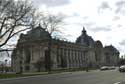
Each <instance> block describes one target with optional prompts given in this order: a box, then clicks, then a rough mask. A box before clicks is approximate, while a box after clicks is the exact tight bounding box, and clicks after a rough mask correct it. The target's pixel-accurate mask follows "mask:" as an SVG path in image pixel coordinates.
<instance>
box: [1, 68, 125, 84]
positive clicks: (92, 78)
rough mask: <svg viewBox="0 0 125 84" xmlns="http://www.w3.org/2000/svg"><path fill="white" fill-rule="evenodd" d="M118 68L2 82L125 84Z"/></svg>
mask: <svg viewBox="0 0 125 84" xmlns="http://www.w3.org/2000/svg"><path fill="white" fill-rule="evenodd" d="M124 81H125V73H120V72H118V71H117V70H107V71H99V70H98V71H90V72H84V71H80V72H66V73H58V74H50V75H42V76H34V77H24V78H11V79H2V80H0V84H125V82H124Z"/></svg>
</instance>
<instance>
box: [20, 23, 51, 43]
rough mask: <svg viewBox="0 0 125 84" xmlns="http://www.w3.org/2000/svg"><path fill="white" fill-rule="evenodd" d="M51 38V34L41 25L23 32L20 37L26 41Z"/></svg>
mask: <svg viewBox="0 0 125 84" xmlns="http://www.w3.org/2000/svg"><path fill="white" fill-rule="evenodd" d="M49 38H50V34H49V33H48V32H47V31H45V29H43V28H42V27H41V26H40V25H39V26H38V27H36V28H33V29H32V30H30V31H28V32H27V34H25V35H24V34H21V36H20V39H21V40H26V41H35V40H47V39H49Z"/></svg>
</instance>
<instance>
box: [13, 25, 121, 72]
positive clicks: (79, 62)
mask: <svg viewBox="0 0 125 84" xmlns="http://www.w3.org/2000/svg"><path fill="white" fill-rule="evenodd" d="M108 51H109V50H108V49H107V47H105V48H103V46H102V44H101V42H100V41H96V42H95V41H94V40H93V39H92V37H90V36H88V35H87V33H86V30H85V28H83V31H82V34H81V36H79V37H78V38H77V40H76V43H72V42H67V41H63V40H58V39H52V38H51V36H50V35H49V33H48V32H47V31H45V30H44V29H43V28H41V27H40V26H38V27H36V28H34V29H32V30H30V31H29V32H28V33H27V34H21V35H20V39H19V40H18V43H17V47H16V48H15V50H14V51H13V53H12V56H11V57H12V68H13V71H14V72H19V71H20V70H22V71H24V72H26V71H28V72H29V71H37V68H36V67H35V64H36V63H37V62H38V60H40V63H41V66H40V71H45V70H47V68H48V63H49V64H50V65H49V66H50V68H51V69H52V70H55V69H63V68H65V69H68V68H85V67H100V66H103V65H106V63H108V62H107V60H112V61H113V62H112V64H110V65H117V60H118V59H119V58H118V55H119V52H118V51H117V50H116V51H113V52H112V51H109V52H108ZM110 52H112V54H113V56H112V54H111V55H110V54H109V53H110ZM116 52H117V53H116ZM107 53H108V54H107ZM107 55H108V56H107ZM110 57H112V58H111V59H108V58H110Z"/></svg>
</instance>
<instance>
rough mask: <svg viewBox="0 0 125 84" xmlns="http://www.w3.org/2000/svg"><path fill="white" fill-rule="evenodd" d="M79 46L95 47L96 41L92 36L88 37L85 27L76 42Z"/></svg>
mask: <svg viewBox="0 0 125 84" xmlns="http://www.w3.org/2000/svg"><path fill="white" fill-rule="evenodd" d="M76 43H77V44H82V45H84V46H87V47H93V46H94V40H93V38H92V37H91V36H88V35H87V32H86V30H85V28H84V27H83V30H82V34H81V35H80V36H79V37H78V38H77V40H76Z"/></svg>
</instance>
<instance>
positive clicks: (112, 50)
mask: <svg viewBox="0 0 125 84" xmlns="http://www.w3.org/2000/svg"><path fill="white" fill-rule="evenodd" d="M105 50H109V51H111V52H114V53H119V51H118V50H117V49H116V48H115V47H114V46H112V45H109V46H105Z"/></svg>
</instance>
